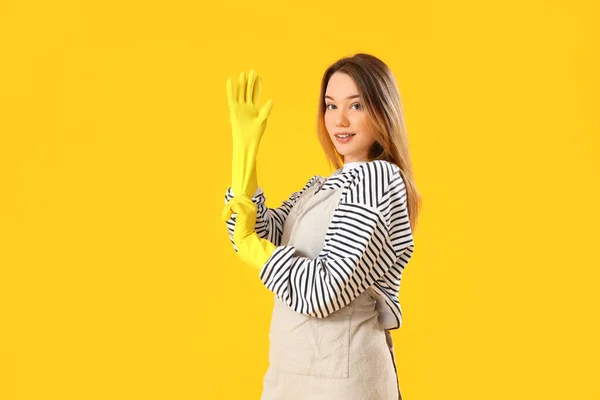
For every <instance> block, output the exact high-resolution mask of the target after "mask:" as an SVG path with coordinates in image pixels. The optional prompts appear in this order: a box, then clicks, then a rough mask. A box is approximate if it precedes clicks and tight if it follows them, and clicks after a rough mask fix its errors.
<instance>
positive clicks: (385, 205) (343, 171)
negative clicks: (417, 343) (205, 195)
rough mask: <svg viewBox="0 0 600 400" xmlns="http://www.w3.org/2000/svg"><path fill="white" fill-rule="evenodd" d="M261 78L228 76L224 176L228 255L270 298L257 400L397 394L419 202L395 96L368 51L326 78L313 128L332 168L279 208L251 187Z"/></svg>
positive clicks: (366, 399)
mask: <svg viewBox="0 0 600 400" xmlns="http://www.w3.org/2000/svg"><path fill="white" fill-rule="evenodd" d="M260 87H261V78H260V77H257V76H256V74H255V72H254V71H250V73H249V75H248V77H246V74H245V73H242V74H241V75H240V78H239V81H238V90H237V92H235V93H234V90H233V88H232V85H231V80H228V81H227V91H228V98H229V106H230V110H231V113H230V116H231V123H232V131H233V165H232V167H233V177H232V178H233V180H232V186H231V187H229V188H228V189H227V192H226V194H225V204H226V206H225V209H224V212H223V215H222V218H223V220H224V221H226V224H227V227H228V232H229V237H230V239H231V242H232V244H233V248H234V249H235V251H236V252H237V254H238V255H239V256H240V258H241V259H242V260H244V261H245V262H247V263H248V264H249V265H251V266H253V267H254V268H256V270H257V271H258V272H259V276H260V279H261V280H262V282H263V283H264V285H265V286H266V287H267V288H268V289H269V290H271V291H272V292H273V293H274V308H273V313H272V318H271V326H270V333H269V339H270V349H269V362H270V365H269V368H268V370H267V372H266V374H265V376H264V380H263V392H262V397H261V399H262V400H281V399H284V400H293V399H306V400H309V399H310V400H315V399H328V400H335V399H343V400H354V399H355V400H391V399H394V400H397V399H401V398H402V396H401V394H400V389H399V384H398V376H397V372H396V363H395V358H394V348H393V344H392V340H391V339H392V338H391V335H390V333H389V331H390V330H393V329H398V328H400V326H401V324H402V310H401V307H400V303H399V298H398V296H399V290H400V280H401V278H402V271H403V270H404V268H405V267H406V265H407V263H408V262H409V260H410V258H411V256H412V254H413V251H414V242H413V231H414V228H415V224H416V219H417V214H418V208H419V203H420V195H419V193H418V191H417V189H416V187H415V184H414V181H413V175H412V168H411V161H410V154H409V146H408V137H407V134H406V130H405V125H404V118H403V111H402V105H401V101H400V95H399V92H398V88H397V85H396V82H395V79H394V77H393V75H392V72H391V71H390V69H389V68H388V67H387V65H386V64H385V63H384V62H382V61H381V60H380V59H378V58H376V57H374V56H372V55H369V54H362V53H361V54H356V55H354V56H352V57H346V58H342V59H340V60H338V61H337V62H335V63H334V64H333V65H331V66H330V67H329V68H328V69H327V70H326V71H325V74H324V75H323V80H322V84H321V94H320V98H319V112H318V120H317V133H318V136H319V139H320V142H321V145H322V147H323V150H324V152H325V155H326V157H327V158H328V159H329V161H330V162H331V164H333V165H334V166H335V168H337V169H336V170H335V172H333V173H332V174H331V175H330V176H328V177H326V178H325V177H322V176H319V175H314V176H312V177H311V178H310V179H309V180H308V182H307V183H306V184H305V185H304V187H302V189H301V190H299V191H297V192H294V193H293V194H291V195H290V196H289V198H288V199H287V200H285V201H284V202H283V203H282V204H281V206H279V207H277V208H268V207H266V206H265V195H264V193H263V191H262V189H261V188H260V187H258V184H257V183H256V154H257V151H258V145H259V143H260V139H261V137H262V134H263V132H264V130H265V128H266V120H267V118H268V115H269V112H270V110H271V107H272V101H270V100H269V101H268V102H267V103H266V104H265V106H263V107H262V109H260V110H259V109H257V107H256V104H257V103H258V96H259V93H260Z"/></svg>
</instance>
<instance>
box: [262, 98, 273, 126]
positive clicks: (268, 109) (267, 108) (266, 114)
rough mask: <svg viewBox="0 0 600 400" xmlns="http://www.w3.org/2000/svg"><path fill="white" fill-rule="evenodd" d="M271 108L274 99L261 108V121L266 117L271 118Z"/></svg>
mask: <svg viewBox="0 0 600 400" xmlns="http://www.w3.org/2000/svg"><path fill="white" fill-rule="evenodd" d="M271 108H273V100H269V101H267V102H266V103H265V105H264V106H263V107H262V108H261V110H260V114H259V117H260V119H261V121H264V120H265V119H267V118H269V115H270V114H271Z"/></svg>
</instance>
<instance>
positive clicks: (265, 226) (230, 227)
mask: <svg viewBox="0 0 600 400" xmlns="http://www.w3.org/2000/svg"><path fill="white" fill-rule="evenodd" d="M318 178H319V175H314V176H312V177H311V178H310V179H309V180H308V182H307V183H306V184H305V185H304V187H303V188H302V189H300V190H299V191H296V192H294V193H292V194H291V195H290V196H289V197H288V198H287V199H286V200H284V201H283V202H282V203H281V205H280V206H279V207H276V208H269V207H267V205H266V197H265V194H264V192H263V190H262V188H261V187H258V189H257V190H256V192H255V193H254V195H253V196H252V202H253V203H254V204H256V209H257V212H256V224H255V225H254V230H255V232H256V234H257V235H258V236H259V237H260V238H262V239H267V240H269V241H270V242H271V243H273V244H274V245H275V246H279V244H280V243H281V238H282V235H283V225H284V223H285V220H286V218H287V216H288V214H289V213H290V210H291V209H292V207H293V206H294V204H296V201H297V200H298V198H299V197H300V196H301V195H302V193H304V192H305V191H306V190H307V189H308V188H310V187H311V186H312V185H313V184H314V183H315V182H317V181H318ZM234 196H235V194H234V193H233V190H232V188H231V187H229V188H228V189H227V191H226V192H225V204H227V203H229V201H230V200H231V199H232V198H233V197H234ZM236 218H237V214H236V213H233V214H232V215H231V217H230V218H229V219H228V220H227V221H226V222H225V223H226V225H227V231H228V233H229V240H230V242H231V245H232V246H233V249H234V250H235V251H236V252H237V251H238V249H237V246H236V245H235V243H234V242H233V231H234V229H235V221H236Z"/></svg>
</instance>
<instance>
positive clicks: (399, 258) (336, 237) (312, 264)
mask: <svg viewBox="0 0 600 400" xmlns="http://www.w3.org/2000/svg"><path fill="white" fill-rule="evenodd" d="M323 180H324V178H323V177H321V176H319V175H315V176H313V177H311V178H310V179H309V180H308V182H307V183H306V184H305V185H304V187H303V188H302V189H301V190H300V191H298V192H294V193H292V194H291V195H290V196H289V198H288V199H286V200H285V201H283V202H282V204H281V205H280V206H279V207H277V208H268V207H267V206H266V205H265V200H266V199H265V195H264V192H263V191H262V189H260V188H259V189H258V190H257V192H256V193H255V194H254V195H253V197H252V201H253V202H254V203H255V204H256V206H257V217H256V225H255V230H256V233H257V234H258V236H259V237H261V238H264V239H268V240H269V241H271V242H272V243H273V244H275V246H277V247H276V248H275V251H274V252H273V254H272V255H271V257H270V258H269V259H268V260H267V262H266V263H265V264H264V265H263V267H262V268H261V270H260V279H261V281H262V282H263V284H264V285H265V286H266V287H267V288H268V289H269V290H271V291H272V292H273V293H275V294H276V295H277V296H278V297H279V298H280V299H282V300H283V301H284V302H285V303H287V305H288V306H289V307H291V308H292V309H293V310H294V311H296V312H299V313H302V314H307V315H311V316H314V317H317V318H324V317H327V316H328V315H329V314H331V313H333V312H335V311H337V310H339V309H340V308H342V307H344V306H346V305H348V304H349V303H350V302H351V301H352V300H354V299H355V298H356V297H358V296H359V295H360V294H361V293H362V292H364V291H365V290H367V288H369V287H371V288H372V289H373V291H374V292H375V294H376V297H377V302H378V309H379V310H380V314H381V315H380V319H379V320H380V322H381V323H382V325H383V327H384V328H385V329H390V330H391V329H397V328H399V327H400V326H401V325H402V308H401V306H400V301H399V292H400V281H401V279H402V271H403V270H404V268H405V267H406V265H407V264H408V261H409V260H410V258H411V256H412V253H413V250H414V242H413V237H412V231H411V228H410V224H409V219H408V209H407V206H406V187H405V185H404V181H403V179H402V176H401V174H400V169H399V168H398V166H396V165H395V164H392V163H390V162H387V161H383V160H375V161H369V162H362V163H360V164H357V165H355V166H354V167H353V168H350V169H342V170H337V171H335V172H334V173H333V174H332V175H330V176H329V177H328V178H327V179H326V180H324V182H323ZM321 183H322V186H321V187H320V188H318V190H319V191H320V190H335V189H340V188H341V190H342V193H341V197H340V202H339V204H338V206H337V208H336V209H335V211H334V214H333V217H332V220H331V223H330V225H329V227H328V229H327V233H326V235H325V243H324V246H323V248H322V249H321V252H320V253H319V255H318V256H317V258H315V259H310V258H306V257H301V256H297V255H296V254H295V253H296V251H295V248H294V246H287V245H284V246H281V245H280V243H281V239H282V236H283V226H284V223H285V220H286V218H287V215H288V214H289V212H290V210H291V208H292V207H293V206H294V204H295V203H296V201H297V199H298V198H299V197H300V195H301V194H302V193H303V192H304V191H306V190H307V189H308V188H310V187H312V185H314V184H321ZM233 196H234V194H233V192H232V190H231V187H230V188H228V189H227V192H226V194H225V203H227V202H229V200H231V199H232V198H233ZM235 218H236V214H233V215H232V216H231V218H230V219H229V220H228V221H227V222H226V224H227V228H228V231H229V237H230V240H231V243H232V245H233V247H234V249H235V251H237V247H236V246H235V243H234V242H233V230H234V228H235Z"/></svg>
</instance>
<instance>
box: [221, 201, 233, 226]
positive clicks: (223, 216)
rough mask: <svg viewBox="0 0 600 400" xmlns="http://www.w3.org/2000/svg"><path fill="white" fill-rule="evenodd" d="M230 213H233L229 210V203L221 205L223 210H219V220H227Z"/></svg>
mask: <svg viewBox="0 0 600 400" xmlns="http://www.w3.org/2000/svg"><path fill="white" fill-rule="evenodd" d="M231 214H233V211H231V208H230V207H229V205H226V206H225V207H223V211H221V221H223V222H227V220H229V218H231Z"/></svg>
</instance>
